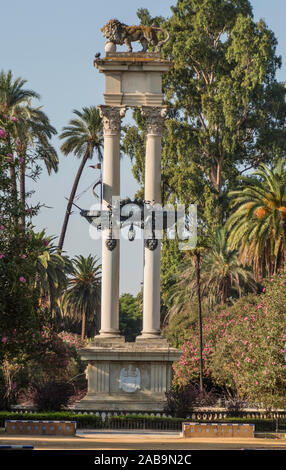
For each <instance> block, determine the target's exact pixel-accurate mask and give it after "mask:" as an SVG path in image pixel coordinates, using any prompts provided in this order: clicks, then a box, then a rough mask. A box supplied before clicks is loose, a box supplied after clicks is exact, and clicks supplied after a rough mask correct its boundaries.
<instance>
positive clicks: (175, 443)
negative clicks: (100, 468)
mask: <svg viewBox="0 0 286 470" xmlns="http://www.w3.org/2000/svg"><path fill="white" fill-rule="evenodd" d="M4 444H9V445H19V444H20V445H33V446H34V449H35V450H161V451H164V450H166V451H167V450H240V449H283V450H286V441H285V440H281V439H259V438H254V439H240V438H213V439H212V438H207V439H204V438H196V439H195V438H187V439H185V438H183V437H182V436H181V435H180V433H146V432H145V433H141V432H140V433H136V434H135V433H134V432H126V431H125V432H122V431H121V432H118V431H117V432H110V431H109V432H102V431H100V432H91V431H87V432H80V431H79V432H77V435H76V436H75V437H64V436H59V437H56V436H14V435H13V436H12V435H10V436H9V435H6V434H1V435H0V445H4Z"/></svg>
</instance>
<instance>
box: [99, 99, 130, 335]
mask: <svg viewBox="0 0 286 470" xmlns="http://www.w3.org/2000/svg"><path fill="white" fill-rule="evenodd" d="M100 111H101V116H102V117H103V127H104V156H103V201H102V209H103V210H106V209H108V206H110V205H112V197H115V196H117V197H120V128H121V119H122V117H123V116H124V114H125V111H126V108H125V107H110V106H100ZM109 239H110V231H109V230H108V229H105V230H103V232H102V281H101V282H102V285H101V329H100V336H101V337H113V336H119V335H120V332H119V268H120V266H119V261H120V240H119V239H115V240H113V241H111V240H109ZM110 242H111V243H110Z"/></svg>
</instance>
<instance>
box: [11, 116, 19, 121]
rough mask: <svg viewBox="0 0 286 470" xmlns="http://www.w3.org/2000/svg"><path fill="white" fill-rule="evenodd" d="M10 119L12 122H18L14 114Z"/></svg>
mask: <svg viewBox="0 0 286 470" xmlns="http://www.w3.org/2000/svg"><path fill="white" fill-rule="evenodd" d="M11 121H13V122H19V119H18V118H16V117H15V116H13V117H11Z"/></svg>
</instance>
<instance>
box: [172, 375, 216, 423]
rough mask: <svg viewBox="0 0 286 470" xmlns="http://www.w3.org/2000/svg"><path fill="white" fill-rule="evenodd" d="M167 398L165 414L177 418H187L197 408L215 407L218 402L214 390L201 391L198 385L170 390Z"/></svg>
mask: <svg viewBox="0 0 286 470" xmlns="http://www.w3.org/2000/svg"><path fill="white" fill-rule="evenodd" d="M166 398H167V405H166V406H165V409H164V411H165V413H168V414H170V415H171V416H175V417H176V418H186V416H187V415H188V414H189V413H190V412H191V411H192V410H193V408H195V407H197V406H212V405H214V404H215V403H216V401H217V394H216V393H215V392H214V391H212V390H211V391H207V390H205V389H204V390H200V388H199V385H198V384H197V383H191V384H189V385H187V386H186V387H182V388H178V389H172V390H170V391H169V392H167V393H166Z"/></svg>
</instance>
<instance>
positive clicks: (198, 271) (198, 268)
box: [195, 253, 203, 391]
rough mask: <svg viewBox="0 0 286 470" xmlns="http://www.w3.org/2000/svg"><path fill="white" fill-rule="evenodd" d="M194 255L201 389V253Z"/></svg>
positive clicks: (201, 388) (201, 387)
mask: <svg viewBox="0 0 286 470" xmlns="http://www.w3.org/2000/svg"><path fill="white" fill-rule="evenodd" d="M195 256H196V275H197V295H198V323H199V343H200V390H201V391H203V321H202V300H201V255H200V253H196V255H195Z"/></svg>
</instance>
